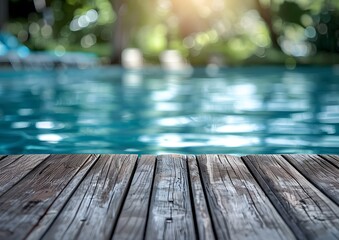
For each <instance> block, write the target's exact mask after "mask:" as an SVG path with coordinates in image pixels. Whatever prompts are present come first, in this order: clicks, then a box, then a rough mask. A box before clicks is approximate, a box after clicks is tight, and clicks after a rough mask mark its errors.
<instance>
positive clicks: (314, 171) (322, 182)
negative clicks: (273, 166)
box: [284, 155, 339, 205]
mask: <svg viewBox="0 0 339 240" xmlns="http://www.w3.org/2000/svg"><path fill="white" fill-rule="evenodd" d="M284 157H285V158H286V159H287V160H288V161H289V162H290V163H291V164H292V165H293V166H294V167H295V168H296V169H298V170H299V172H301V173H302V174H303V175H304V177H305V178H307V180H309V181H310V182H311V183H312V184H313V185H315V186H316V187H317V188H318V189H320V190H321V191H322V192H323V193H325V195H327V196H328V197H329V198H330V199H331V200H332V201H334V202H335V203H336V204H337V205H339V180H338V178H339V169H338V168H336V167H334V166H333V165H332V164H331V163H329V162H328V161H326V160H325V159H323V158H321V157H320V156H318V155H284Z"/></svg>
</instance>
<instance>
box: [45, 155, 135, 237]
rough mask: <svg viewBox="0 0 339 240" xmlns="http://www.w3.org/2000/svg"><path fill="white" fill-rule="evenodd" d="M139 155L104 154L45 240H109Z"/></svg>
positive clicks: (58, 217)
mask: <svg viewBox="0 0 339 240" xmlns="http://www.w3.org/2000/svg"><path fill="white" fill-rule="evenodd" d="M136 160H137V155H101V156H100V158H99V159H98V160H97V162H96V163H95V165H94V166H93V167H92V168H91V170H90V171H89V172H88V174H87V175H86V177H85V178H84V179H83V181H82V182H81V184H80V185H79V187H78V188H77V189H76V191H75V192H74V194H73V195H72V197H71V198H70V199H69V200H68V202H67V204H66V205H65V207H64V208H63V209H62V210H61V212H60V214H59V215H58V216H57V218H56V220H55V221H54V222H53V224H52V226H51V227H50V228H49V229H48V231H47V232H46V234H44V236H43V238H42V239H109V238H111V235H112V232H113V227H114V224H115V222H116V220H117V217H118V215H119V212H120V208H121V206H122V203H123V201H124V199H125V196H126V194H127V190H128V185H129V184H130V181H131V179H132V173H133V170H134V167H135V164H136Z"/></svg>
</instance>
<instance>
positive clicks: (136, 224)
mask: <svg viewBox="0 0 339 240" xmlns="http://www.w3.org/2000/svg"><path fill="white" fill-rule="evenodd" d="M155 161H156V157H155V156H150V155H144V156H141V158H140V159H139V160H138V165H137V169H136V171H135V173H134V176H133V180H132V183H131V186H130V188H129V191H128V194H127V197H126V200H125V201H124V205H123V208H122V211H121V213H120V216H119V219H118V223H117V225H116V228H115V231H114V235H113V239H131V240H138V239H143V238H144V234H145V229H146V223H147V215H148V208H149V204H150V199H151V191H152V184H153V177H154V172H155Z"/></svg>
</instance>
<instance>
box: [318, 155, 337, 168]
mask: <svg viewBox="0 0 339 240" xmlns="http://www.w3.org/2000/svg"><path fill="white" fill-rule="evenodd" d="M320 156H321V157H322V158H324V159H326V160H327V161H329V162H330V163H332V164H333V165H334V166H336V167H337V168H339V155H320Z"/></svg>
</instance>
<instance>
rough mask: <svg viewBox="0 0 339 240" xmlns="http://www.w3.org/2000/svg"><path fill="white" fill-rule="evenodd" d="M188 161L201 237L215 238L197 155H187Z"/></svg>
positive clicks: (209, 239) (210, 239)
mask: <svg viewBox="0 0 339 240" xmlns="http://www.w3.org/2000/svg"><path fill="white" fill-rule="evenodd" d="M187 162H188V169H189V179H190V185H191V189H192V198H193V207H194V212H195V219H196V222H197V228H198V234H199V239H200V240H203V239H206V240H213V239H215V236H214V232H213V225H212V220H211V216H210V213H209V210H208V205H207V202H206V198H205V194H204V189H203V187H202V183H201V178H200V173H199V168H198V164H197V160H196V157H195V156H192V155H190V156H187Z"/></svg>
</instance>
